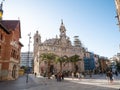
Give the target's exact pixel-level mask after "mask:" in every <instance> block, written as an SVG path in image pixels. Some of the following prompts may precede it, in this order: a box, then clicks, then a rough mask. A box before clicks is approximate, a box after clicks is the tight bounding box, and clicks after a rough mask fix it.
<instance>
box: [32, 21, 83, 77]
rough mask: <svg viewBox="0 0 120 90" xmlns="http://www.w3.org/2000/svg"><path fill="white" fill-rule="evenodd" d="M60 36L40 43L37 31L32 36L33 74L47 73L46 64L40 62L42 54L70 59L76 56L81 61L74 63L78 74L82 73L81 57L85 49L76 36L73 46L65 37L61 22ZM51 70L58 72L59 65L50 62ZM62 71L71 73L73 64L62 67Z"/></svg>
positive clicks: (64, 29)
mask: <svg viewBox="0 0 120 90" xmlns="http://www.w3.org/2000/svg"><path fill="white" fill-rule="evenodd" d="M59 31H60V35H59V37H58V36H56V37H55V38H52V39H48V40H45V41H44V42H41V36H40V34H39V32H38V31H36V33H35V34H34V73H36V74H38V75H41V74H42V73H44V72H46V71H47V69H48V68H47V67H48V66H47V64H46V62H45V61H42V60H41V58H40V55H41V54H43V53H54V54H55V55H57V56H60V57H62V56H67V57H71V56H74V55H78V56H79V58H80V59H81V60H80V61H78V62H77V63H76V65H77V67H78V71H79V72H84V62H83V57H84V53H85V49H84V47H83V46H82V43H81V41H80V40H79V39H78V36H75V37H74V38H75V40H74V45H72V42H71V41H70V38H69V37H68V36H67V35H66V28H65V26H64V24H63V21H61V25H60V29H59ZM51 66H52V68H53V69H54V73H57V72H59V71H60V64H59V63H55V62H52V63H51ZM62 67H63V68H62V71H70V72H72V71H73V68H74V67H73V64H72V63H71V62H69V63H67V64H63V65H62Z"/></svg>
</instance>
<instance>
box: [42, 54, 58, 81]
mask: <svg viewBox="0 0 120 90" xmlns="http://www.w3.org/2000/svg"><path fill="white" fill-rule="evenodd" d="M40 58H41V61H46V62H47V64H48V65H47V66H48V70H47V75H48V79H50V64H51V63H52V62H53V61H54V60H55V58H56V55H55V54H53V53H43V54H41V55H40Z"/></svg>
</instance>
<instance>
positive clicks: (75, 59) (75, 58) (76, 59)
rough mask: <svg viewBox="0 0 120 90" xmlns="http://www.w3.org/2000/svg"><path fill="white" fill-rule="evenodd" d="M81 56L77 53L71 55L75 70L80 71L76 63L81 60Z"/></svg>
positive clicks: (70, 58) (70, 59)
mask: <svg viewBox="0 0 120 90" xmlns="http://www.w3.org/2000/svg"><path fill="white" fill-rule="evenodd" d="M79 57H80V56H79V55H76V54H75V55H73V56H71V57H69V61H70V62H71V63H72V64H73V71H74V72H77V71H78V66H77V65H76V63H77V62H78V61H80V60H81V59H80V58H79Z"/></svg>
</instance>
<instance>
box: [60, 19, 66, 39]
mask: <svg viewBox="0 0 120 90" xmlns="http://www.w3.org/2000/svg"><path fill="white" fill-rule="evenodd" d="M60 37H64V38H66V28H65V26H64V24H63V20H61V26H60Z"/></svg>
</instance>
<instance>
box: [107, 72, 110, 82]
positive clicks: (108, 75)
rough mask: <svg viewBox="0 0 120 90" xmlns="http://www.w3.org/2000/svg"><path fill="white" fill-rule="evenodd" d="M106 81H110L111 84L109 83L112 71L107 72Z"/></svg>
mask: <svg viewBox="0 0 120 90" xmlns="http://www.w3.org/2000/svg"><path fill="white" fill-rule="evenodd" d="M106 79H107V80H108V83H109V81H110V71H107V72H106Z"/></svg>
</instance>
